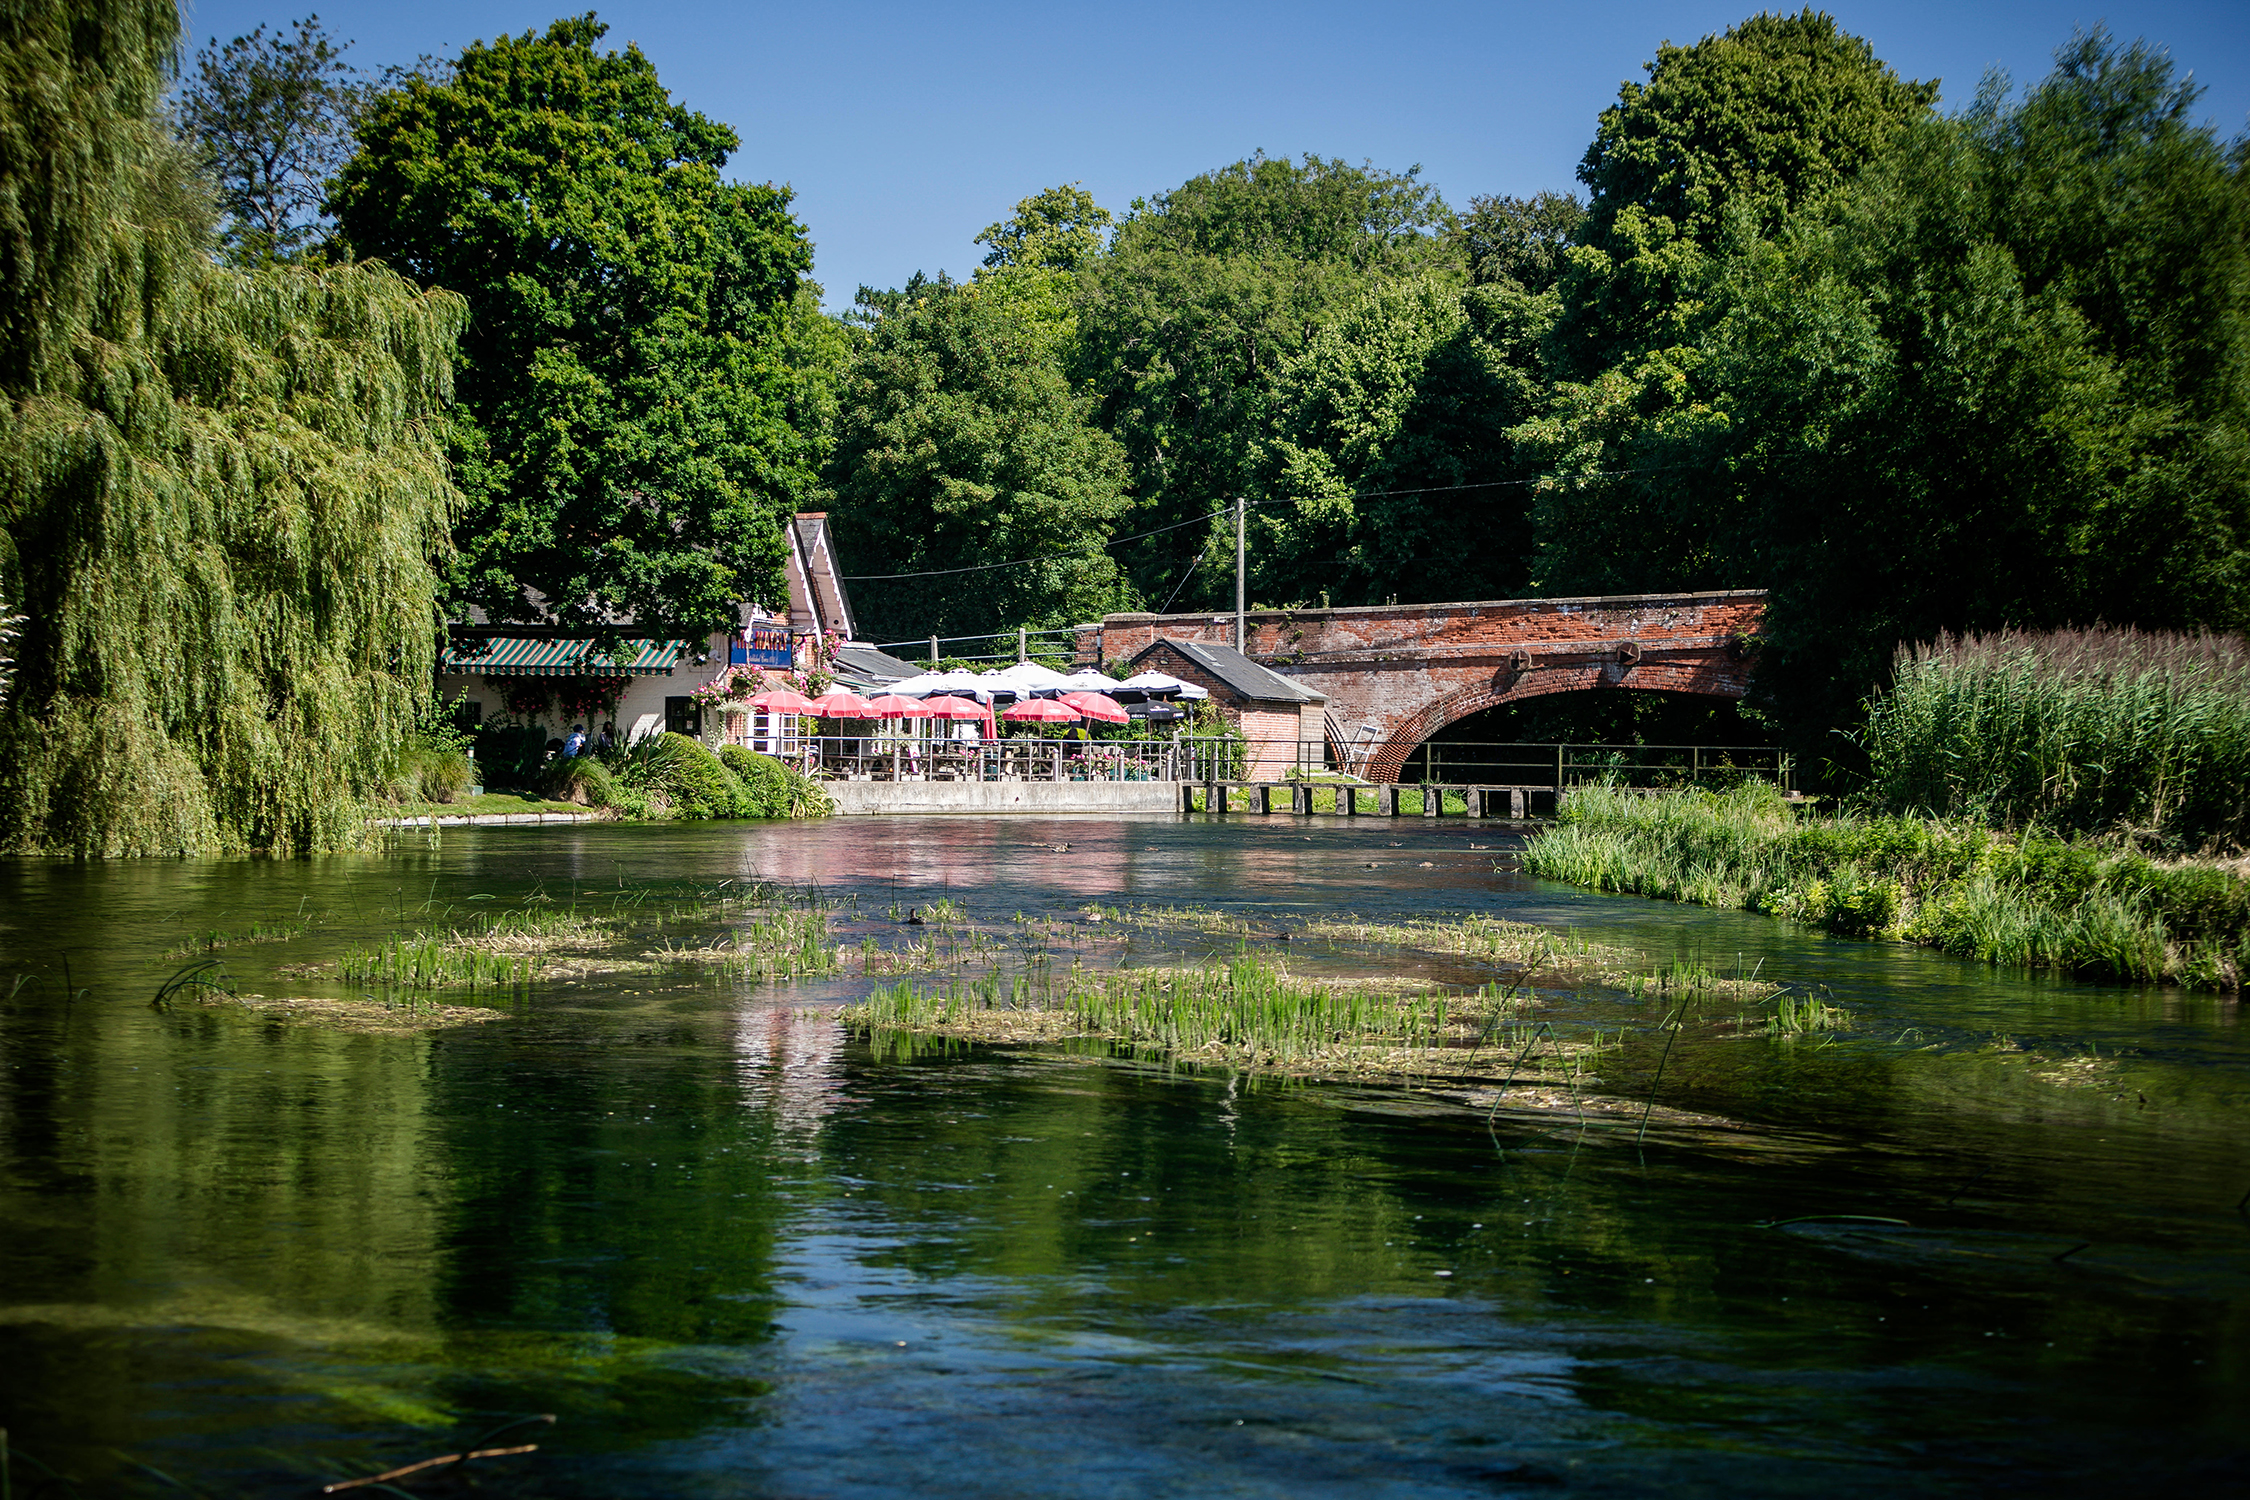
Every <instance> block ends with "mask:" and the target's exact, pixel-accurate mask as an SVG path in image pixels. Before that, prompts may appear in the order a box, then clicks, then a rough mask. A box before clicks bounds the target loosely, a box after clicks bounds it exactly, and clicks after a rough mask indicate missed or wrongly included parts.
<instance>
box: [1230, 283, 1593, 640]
mask: <svg viewBox="0 0 2250 1500" xmlns="http://www.w3.org/2000/svg"><path fill="white" fill-rule="evenodd" d="M1555 306H1556V302H1555V297H1554V295H1553V293H1552V292H1551V291H1550V292H1548V293H1545V294H1542V295H1538V296H1533V295H1531V294H1528V293H1526V292H1525V291H1524V290H1523V289H1522V288H1521V287H1520V286H1519V285H1517V284H1516V283H1515V282H1514V281H1512V280H1509V281H1503V282H1496V283H1493V284H1490V285H1485V286H1478V287H1473V288H1468V289H1464V288H1463V287H1462V286H1461V285H1460V283H1459V280H1458V278H1455V277H1450V276H1441V275H1423V276H1417V277H1412V278H1409V279H1406V280H1402V281H1397V282H1388V283H1379V284H1377V285H1376V286H1375V287H1373V288H1371V289H1370V290H1369V291H1368V292H1367V293H1366V294H1365V295H1363V296H1362V297H1361V298H1360V299H1359V301H1358V302H1356V303H1355V304H1353V305H1352V306H1351V307H1350V308H1348V309H1346V310H1344V311H1343V312H1342V313H1341V314H1339V315H1338V316H1337V317H1336V318H1335V319H1334V320H1332V321H1331V322H1329V323H1327V324H1326V325H1324V326H1323V327H1322V328H1321V329H1320V330H1319V331H1318V332H1317V333H1315V334H1314V335H1313V337H1312V339H1311V340H1310V341H1309V342H1308V343H1307V345H1306V346H1305V348H1304V349H1303V351H1302V352H1300V353H1299V354H1297V355H1296V356H1295V357H1294V358H1292V359H1291V360H1290V361H1289V363H1288V364H1287V366H1286V367H1285V368H1284V369H1283V371H1282V372H1281V375H1280V378H1279V380H1278V381H1277V383H1276V385H1277V388H1276V392H1275V396H1274V402H1273V415H1272V420H1271V432H1272V434H1273V436H1272V438H1271V440H1270V442H1269V444H1268V445H1267V447H1266V449H1265V452H1264V465H1263V471H1262V472H1261V473H1260V475H1259V481H1260V482H1259V490H1260V492H1261V495H1262V497H1263V501H1264V503H1263V505H1262V506H1261V508H1260V509H1259V510H1258V511H1257V512H1256V517H1257V523H1256V527H1255V532H1254V534H1255V536H1256V538H1257V541H1256V546H1255V548H1254V551H1255V554H1256V557H1257V566H1256V568H1255V570H1254V571H1253V573H1252V575H1251V576H1252V580H1253V586H1254V587H1255V589H1256V590H1257V594H1258V597H1259V598H1260V599H1263V600H1268V601H1272V602H1276V603H1293V604H1298V603H1302V604H1309V603H1312V602H1314V601H1316V600H1320V599H1326V600H1328V601H1329V602H1331V603H1334V604H1340V605H1348V604H1379V603H1382V602H1383V601H1384V600H1385V599H1386V598H1391V597H1398V598H1405V599H1414V600H1421V599H1491V598H1504V597H1508V596H1510V595H1512V594H1515V593H1518V592H1520V591H1521V590H1522V588H1523V586H1524V584H1525V582H1526V580H1527V575H1528V571H1529V564H1530V558H1531V528H1530V506H1529V503H1528V502H1529V495H1528V491H1527V489H1526V488H1525V485H1526V483H1527V480H1526V477H1525V475H1524V473H1523V472H1522V471H1521V470H1520V469H1519V467H1518V466H1517V464H1516V462H1515V453H1514V444H1513V442H1512V440H1511V439H1510V437H1509V432H1510V430H1511V429H1512V428H1513V427H1515V426H1516V425H1517V424H1519V423H1521V422H1523V421H1525V420H1526V419H1527V418H1529V417H1530V416H1531V415H1532V414H1533V413H1534V411H1535V410H1536V409H1537V406H1538V403H1539V402H1540V400H1541V397H1542V394H1543V392H1542V389H1541V384H1540V382H1539V380H1538V378H1537V376H1536V374H1535V373H1533V372H1534V371H1535V370H1536V367H1537V363H1538V355H1537V350H1538V345H1539V341H1540V340H1541V338H1542V337H1544V335H1545V334H1546V332H1547V330H1548V329H1549V327H1550V326H1551V325H1552V324H1553V322H1554V315H1555Z"/></svg>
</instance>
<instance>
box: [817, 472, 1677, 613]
mask: <svg viewBox="0 0 2250 1500" xmlns="http://www.w3.org/2000/svg"><path fill="white" fill-rule="evenodd" d="M1669 467H1680V466H1678V465H1672V466H1669ZM1654 472H1656V471H1655V470H1653V469H1596V470H1593V471H1591V472H1589V473H1585V474H1577V475H1573V476H1571V477H1572V478H1576V479H1619V478H1623V477H1624V476H1626V475H1628V474H1649V473H1654ZM1549 482H1550V481H1548V480H1545V479H1490V480H1485V481H1483V482H1481V483H1477V484H1431V485H1424V486H1422V487H1421V488H1419V489H1403V490H1355V491H1353V492H1352V493H1351V494H1349V495H1341V496H1338V497H1337V498H1338V499H1343V500H1374V499H1379V498H1381V497H1382V496H1385V495H1443V494H1450V493H1452V492H1454V491H1456V490H1505V489H1516V488H1520V487H1523V486H1526V485H1534V484H1546V483H1549ZM1248 503H1250V504H1252V505H1295V504H1297V503H1298V501H1297V500H1296V499H1294V498H1292V499H1287V500H1252V501H1250V502H1248ZM1233 509H1234V507H1233V506H1232V505H1227V506H1222V507H1220V508H1219V509H1218V510H1214V511H1211V512H1210V513H1208V514H1206V515H1200V516H1190V517H1189V518H1188V519H1187V520H1185V521H1174V522H1173V523H1172V524H1171V525H1169V526H1158V527H1155V528H1153V529H1152V530H1148V531H1136V532H1134V533H1133V534H1132V535H1131V536H1120V537H1112V538H1110V539H1109V540H1108V541H1106V542H1104V543H1102V550H1103V551H1105V552H1106V551H1108V550H1109V549H1110V548H1112V547H1121V546H1123V545H1124V544H1125V543H1127V542H1137V541H1140V540H1141V539H1142V538H1143V537H1151V536H1161V535H1163V534H1164V533H1165V532H1167V531H1178V530H1179V529H1180V528H1181V527H1183V526H1196V525H1200V524H1201V523H1203V522H1205V521H1210V520H1214V519H1216V518H1218V517H1220V516H1223V515H1225V514H1227V513H1228V512H1229V511H1231V510H1233ZM1078 555H1079V554H1076V553H1068V552H1054V553H1049V554H1048V555H1047V556H1045V557H1019V558H1015V559H1012V560H1011V561H1008V562H996V563H977V564H976V565H974V566H973V567H967V568H929V569H926V570H924V571H923V572H920V573H846V574H844V575H842V576H843V581H844V582H845V583H886V582H889V581H891V580H894V579H899V578H952V577H956V576H958V575H960V574H962V573H991V572H995V571H997V570H998V569H1001V568H1025V567H1029V566H1030V565H1031V564H1033V563H1042V562H1069V561H1072V560H1073V559H1074V558H1075V557H1077V556H1078ZM1202 560H1203V557H1202V554H1201V553H1198V554H1197V555H1196V562H1198V563H1200V562H1201V561H1202ZM1194 570H1195V569H1194V565H1193V564H1190V565H1189V569H1188V571H1189V572H1193V571H1194ZM1180 582H1181V583H1183V584H1184V583H1186V582H1187V579H1186V578H1185V577H1182V578H1181V579H1180ZM1178 593H1179V590H1177V589H1174V590H1173V595H1174V597H1177V596H1178Z"/></svg>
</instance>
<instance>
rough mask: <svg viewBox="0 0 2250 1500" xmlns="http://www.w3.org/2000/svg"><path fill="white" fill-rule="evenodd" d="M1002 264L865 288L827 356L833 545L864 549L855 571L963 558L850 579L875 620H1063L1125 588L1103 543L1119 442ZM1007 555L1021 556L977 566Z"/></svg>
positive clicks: (894, 625)
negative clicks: (836, 392) (853, 330)
mask: <svg viewBox="0 0 2250 1500" xmlns="http://www.w3.org/2000/svg"><path fill="white" fill-rule="evenodd" d="M1022 271H1023V272H1024V273H1025V274H1028V275H1030V276H1032V277H1034V278H1040V279H1041V284H1044V278H1047V277H1052V276H1058V275H1059V276H1062V277H1064V278H1065V279H1066V280H1067V278H1068V276H1069V273H1068V272H1058V271H1054V270H1053V269H1051V268H1048V267H1043V266H1031V267H1025V268H1022ZM1016 275H1017V273H1016V272H1014V271H1010V272H1008V273H1006V274H1003V275H1001V276H998V277H991V278H985V279H981V280H979V281H978V282H976V283H975V284H973V285H970V286H967V287H963V286H959V285H957V284H954V283H950V282H941V283H928V282H922V283H920V284H917V285H913V286H912V287H910V289H909V290H908V291H905V292H899V293H893V294H889V295H887V296H886V295H880V294H878V295H874V296H871V297H870V298H869V299H868V301H869V302H870V303H872V304H873V305H874V306H875V307H876V308H877V309H879V311H878V312H877V314H876V316H875V318H874V322H873V327H872V329H871V330H870V332H869V334H868V336H867V338H866V341H865V343H864V344H863V345H862V347H861V348H860V349H859V350H858V351H857V352H856V353H855V354H854V356H853V358H852V361H851V364H850V365H849V367H848V368H847V369H846V370H845V372H844V376H843V380H842V386H841V392H840V413H839V420H838V424H837V441H836V453H835V461H834V466H833V470H832V484H833V500H832V509H831V518H832V521H833V524H834V525H835V526H836V529H837V533H838V537H839V541H840V543H841V546H842V548H843V551H844V554H845V555H846V556H847V557H851V558H854V559H880V560H881V565H880V566H870V567H869V571H871V572H884V573H893V572H895V573H925V572H942V571H943V570H951V569H962V568H973V569H979V570H980V571H976V572H970V573H952V574H947V575H946V576H938V577H927V578H898V579H884V580H866V581H860V582H855V583H854V585H853V592H854V596H855V598H856V599H857V600H858V604H859V612H860V615H861V619H862V622H863V628H864V629H867V630H870V631H872V632H873V633H875V634H876V635H877V636H879V637H897V638H907V637H913V636H917V635H929V634H935V635H942V636H960V635H969V634H976V633H982V632H988V631H994V630H999V629H1002V628H1003V627H1008V626H1015V625H1025V624H1029V625H1035V626H1048V625H1065V624H1072V623H1075V622H1077V621H1079V620H1084V619H1089V618H1093V617H1096V616H1099V615H1100V614H1102V613H1103V612H1104V611H1105V610H1113V609H1119V608H1124V607H1126V605H1127V602H1128V601H1127V598H1126V596H1125V595H1124V594H1123V592H1122V580H1121V578H1120V575H1119V572H1118V568H1117V565H1116V563H1115V562H1114V561H1113V560H1112V559H1111V558H1110V556H1109V554H1108V553H1107V552H1106V551H1105V550H1104V543H1105V542H1106V541H1107V538H1108V535H1109V533H1110V531H1111V529H1112V527H1113V525H1114V523H1115V522H1116V520H1117V518H1118V517H1119V516H1120V515H1122V514H1123V512H1124V510H1125V503H1126V502H1125V484H1126V477H1127V476H1126V467H1125V460H1124V455H1123V453H1122V451H1121V450H1120V449H1119V447H1118V445H1117V443H1116V442H1115V440H1113V439H1112V438H1111V437H1110V436H1109V435H1108V434H1106V433H1104V432H1102V431H1100V430H1099V429H1098V428H1096V427H1094V426H1092V425H1091V424H1090V423H1089V422H1088V420H1087V416H1088V406H1089V403H1088V402H1087V401H1085V400H1084V399H1082V398H1080V397H1079V396H1077V395H1075V394H1074V393H1073V392H1072V391H1071V389H1070V383H1069V381H1068V380H1067V379H1066V378H1065V376H1064V374H1063V370H1062V367H1061V364H1060V361H1059V358H1058V349H1057V342H1056V336H1055V327H1054V322H1053V319H1052V317H1051V316H1050V315H1049V314H1050V312H1051V306H1052V304H1051V303H1049V302H1047V301H1044V300H1042V299H1041V298H1040V297H1038V296H1035V295H1017V294H1016V293H1017V292H1019V291H1020V288H1014V287H1012V286H1011V278H1012V277H1014V276H1016ZM1016 560H1029V561H1024V562H1022V564H1021V565H1020V566H1015V567H1006V568H987V567H986V565H988V564H992V563H999V562H1011V561H1016ZM862 566H868V564H866V563H862Z"/></svg>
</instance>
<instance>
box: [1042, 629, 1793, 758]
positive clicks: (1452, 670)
mask: <svg viewBox="0 0 2250 1500" xmlns="http://www.w3.org/2000/svg"><path fill="white" fill-rule="evenodd" d="M1765 607H1766V595H1765V591H1764V590H1763V589H1735V590H1729V591H1726V592H1722V593H1701V594H1613V595H1606V596H1601V597H1596V598H1589V599H1496V600H1487V601H1483V602H1479V603H1470V604H1388V605H1378V606H1373V607H1368V608H1360V609H1262V610H1256V611H1253V612H1252V613H1251V614H1250V615H1249V617H1248V619H1247V621H1246V626H1247V631H1246V633H1247V645H1246V650H1247V653H1248V655H1250V656H1251V657H1252V658H1254V659H1255V660H1257V661H1259V662H1262V663H1264V664H1265V665H1267V666H1269V667H1271V668H1272V669H1273V670H1274V671H1276V672H1279V673H1281V674H1282V675H1283V676H1285V677H1288V678H1290V679H1291V680H1292V681H1295V682H1298V683H1301V684H1303V685H1304V686H1305V687H1308V688H1312V689H1314V690H1315V691H1318V692H1321V693H1325V694H1326V695H1327V697H1328V704H1327V712H1326V723H1327V737H1328V741H1329V746H1330V748H1331V750H1332V751H1333V752H1334V753H1335V756H1336V761H1337V764H1339V765H1343V764H1352V765H1355V766H1358V767H1360V768H1361V773H1362V774H1363V775H1365V776H1366V777H1367V779H1369V780H1370V781H1395V780H1396V779H1397V778H1398V774H1399V771H1400V769H1401V768H1402V767H1403V766H1404V765H1405V764H1406V758H1407V756H1408V755H1410V754H1412V753H1413V751H1414V749H1415V747H1417V746H1418V745H1420V744H1421V743H1422V742H1423V741H1424V740H1426V739H1428V738H1429V737H1430V736H1431V735H1433V734H1436V733H1437V732H1438V731H1439V730H1441V729H1443V728H1444V727H1445V726H1446V725H1448V724H1451V723H1454V722H1456V721H1457V720H1460V719H1464V718H1467V717H1468V716H1469V715H1470V714H1473V713H1476V712H1477V711H1479V710H1480V709H1486V708H1492V707H1496V706H1498V705H1500V704H1505V703H1519V702H1522V701H1523V700H1525V699H1527V698H1538V697H1544V696H1545V695H1547V694H1549V693H1577V692H1589V691H1610V690H1617V689H1629V690H1639V691H1642V692H1651V691H1653V692H1666V693H1703V694H1707V695H1709V696H1711V697H1715V698H1740V697H1741V696H1742V695H1743V694H1744V693H1745V692H1746V691H1748V689H1749V686H1750V668H1751V658H1752V656H1753V654H1754V650H1755V639H1756V637H1757V634H1758V630H1759V626H1760V624H1761V623H1762V621H1763V619H1764V616H1765ZM1090 635H1091V636H1096V638H1095V639H1093V640H1089V639H1088V636H1090ZM1157 640H1189V641H1209V642H1215V643H1218V644H1222V645H1229V646H1231V645H1233V644H1234V616H1233V615H1232V614H1197V615H1109V616H1107V617H1105V618H1104V619H1103V620H1102V622H1101V624H1100V626H1099V627H1098V635H1097V632H1096V631H1091V630H1087V629H1085V628H1083V627H1082V628H1081V629H1080V632H1079V644H1080V654H1081V655H1082V656H1083V655H1087V654H1092V653H1098V659H1099V660H1102V661H1106V662H1117V661H1127V660H1130V659H1131V658H1132V657H1133V656H1135V655H1136V654H1137V653H1139V652H1140V651H1142V650H1144V649H1146V648H1147V647H1148V646H1149V645H1150V644H1151V643H1152V642H1154V641H1157Z"/></svg>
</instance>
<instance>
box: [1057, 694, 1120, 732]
mask: <svg viewBox="0 0 2250 1500" xmlns="http://www.w3.org/2000/svg"><path fill="white" fill-rule="evenodd" d="M1059 701H1061V702H1064V703H1067V704H1069V705H1070V706H1071V707H1072V708H1075V709H1077V710H1078V711H1079V712H1080V713H1082V714H1084V715H1085V716H1086V717H1087V718H1089V719H1099V720H1101V721H1102V722H1103V723H1104V724H1123V723H1125V722H1127V721H1128V720H1130V719H1131V718H1132V717H1133V716H1132V715H1131V714H1129V713H1127V712H1125V710H1124V708H1123V707H1121V706H1120V705H1119V704H1118V702H1117V700H1116V699H1114V698H1109V697H1105V696H1103V695H1102V694H1100V693H1065V694H1063V695H1062V698H1061V699H1060V700H1059Z"/></svg>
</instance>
